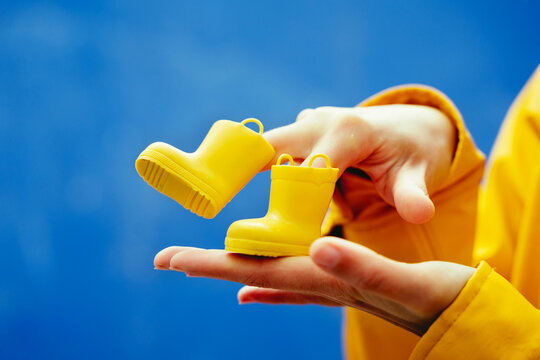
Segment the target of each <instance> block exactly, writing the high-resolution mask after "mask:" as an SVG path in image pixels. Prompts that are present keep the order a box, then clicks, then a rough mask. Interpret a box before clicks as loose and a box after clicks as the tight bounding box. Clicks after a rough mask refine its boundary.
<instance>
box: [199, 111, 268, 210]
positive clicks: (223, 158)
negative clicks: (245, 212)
mask: <svg viewBox="0 0 540 360" xmlns="http://www.w3.org/2000/svg"><path fill="white" fill-rule="evenodd" d="M250 121H254V120H252V119H247V120H244V121H243V122H241V123H238V122H234V121H230V120H219V121H217V122H215V123H214V125H213V126H212V127H211V128H210V130H209V132H208V134H207V135H206V137H205V138H204V140H203V141H202V143H201V145H200V146H199V148H198V149H197V150H196V151H195V152H194V153H192V154H189V156H190V158H192V159H193V160H194V161H196V162H197V164H198V166H200V167H201V169H204V170H203V172H204V173H205V174H207V179H206V180H207V181H208V183H212V184H214V186H215V187H217V189H216V190H218V191H219V192H220V193H230V192H231V189H229V187H231V186H233V187H234V188H235V191H232V192H233V193H234V194H235V193H236V191H238V190H240V189H241V188H243V187H244V186H245V185H246V184H247V182H248V181H249V180H251V177H252V176H253V175H255V174H256V173H257V172H258V171H260V170H261V169H262V168H263V167H264V166H265V165H266V164H268V162H269V161H270V160H271V159H272V158H273V157H274V155H275V151H274V149H273V148H272V146H271V145H270V144H269V143H268V142H267V141H266V140H265V139H264V138H263V137H262V136H261V133H262V130H263V129H262V125H261V124H260V122H258V121H257V123H258V124H259V126H260V132H259V133H257V132H255V131H253V130H251V129H249V128H248V127H246V126H245V125H244V124H245V123H246V122H250ZM236 189H237V190H236ZM234 194H233V195H234ZM229 200H230V199H224V201H225V202H228V201H229Z"/></svg>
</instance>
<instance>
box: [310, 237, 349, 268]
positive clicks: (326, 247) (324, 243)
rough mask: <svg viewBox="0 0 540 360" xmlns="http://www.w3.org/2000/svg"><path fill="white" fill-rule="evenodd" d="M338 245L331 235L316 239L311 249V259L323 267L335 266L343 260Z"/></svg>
mask: <svg viewBox="0 0 540 360" xmlns="http://www.w3.org/2000/svg"><path fill="white" fill-rule="evenodd" d="M336 245H338V244H335V243H334V241H333V239H332V238H329V237H324V238H320V239H318V240H316V241H315V242H314V243H313V244H312V245H311V247H310V249H309V255H310V257H311V260H313V262H314V263H315V264H317V265H318V266H320V267H323V268H328V269H330V268H333V267H335V266H336V265H337V264H338V263H339V262H340V261H341V252H340V249H339V246H336Z"/></svg>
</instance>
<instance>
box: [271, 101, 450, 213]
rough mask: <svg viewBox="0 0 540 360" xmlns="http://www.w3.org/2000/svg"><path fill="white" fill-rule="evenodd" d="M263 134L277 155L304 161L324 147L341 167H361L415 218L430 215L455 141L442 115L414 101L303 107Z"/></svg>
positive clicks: (399, 209)
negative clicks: (290, 119) (293, 118)
mask: <svg viewBox="0 0 540 360" xmlns="http://www.w3.org/2000/svg"><path fill="white" fill-rule="evenodd" d="M264 136H265V138H266V139H267V140H268V141H269V142H270V144H272V146H273V147H274V148H275V150H276V156H279V155H280V154H283V153H287V154H290V155H292V156H293V158H295V159H296V160H298V161H305V160H306V159H308V158H309V157H310V156H311V155H313V154H317V153H324V154H326V155H328V156H329V157H330V159H331V162H332V166H334V167H337V168H339V169H340V171H341V173H343V171H345V170H346V169H347V168H349V167H356V168H359V169H361V170H362V171H364V172H365V173H366V174H367V175H368V176H369V177H370V179H371V180H372V182H373V184H374V187H375V189H376V190H377V192H378V193H379V195H380V196H381V197H382V199H383V200H384V201H386V202H387V203H388V204H390V205H393V206H395V208H396V210H397V212H398V213H399V215H400V216H401V217H402V218H403V219H405V220H407V221H409V222H411V223H415V224H421V223H424V222H426V221H428V220H429V219H431V217H432V216H433V214H434V205H433V203H432V201H431V200H430V198H429V193H430V192H434V191H436V190H437V189H438V188H439V187H440V185H441V184H442V182H443V181H444V179H445V178H446V176H447V175H448V172H449V170H450V165H451V162H452V156H453V153H454V147H455V143H456V130H455V128H454V126H453V125H452V123H451V122H450V120H449V119H448V118H447V117H446V115H444V114H443V113H442V112H440V111H439V110H437V109H435V108H431V107H427V106H419V105H383V106H370V107H356V108H339V107H320V108H317V109H306V110H304V111H302V112H301V113H300V114H299V115H298V117H297V122H296V123H293V124H290V125H287V126H284V127H280V128H277V129H273V130H270V131H268V132H266V133H264ZM275 160H276V159H274V161H273V162H271V163H270V164H274V163H275ZM318 162H320V163H319V164H320V165H319V166H324V165H323V164H322V159H317V160H315V162H314V166H317V165H318ZM341 173H340V175H341Z"/></svg>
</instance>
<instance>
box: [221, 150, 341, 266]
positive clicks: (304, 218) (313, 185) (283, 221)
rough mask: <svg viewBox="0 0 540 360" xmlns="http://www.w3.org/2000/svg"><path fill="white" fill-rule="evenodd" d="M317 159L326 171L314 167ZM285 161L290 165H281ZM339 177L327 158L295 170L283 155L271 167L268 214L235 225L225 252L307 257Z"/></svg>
mask: <svg viewBox="0 0 540 360" xmlns="http://www.w3.org/2000/svg"><path fill="white" fill-rule="evenodd" d="M317 157H322V158H324V159H325V160H326V168H324V169H323V168H314V167H312V164H313V160H314V159H315V158H317ZM284 158H287V159H288V160H289V163H290V165H281V161H282V160H283V159H284ZM337 177H338V169H335V168H332V167H331V166H330V160H329V159H328V157H327V156H326V155H324V154H318V155H315V156H313V157H312V158H311V159H310V161H309V163H308V166H307V167H305V166H294V161H293V159H292V157H291V156H290V155H288V154H283V155H281V156H280V157H279V159H278V161H277V163H276V165H274V166H272V185H271V188H270V204H269V206H268V213H267V214H266V216H265V217H263V218H259V219H247V220H239V221H236V222H234V223H232V224H231V226H230V227H229V230H228V231H227V238H226V239H225V250H228V251H232V252H236V253H242V254H248V255H259V256H294V255H308V254H309V247H310V245H311V243H312V242H313V241H314V240H316V239H317V238H319V237H320V236H321V224H322V221H323V220H324V216H325V214H326V212H327V210H328V206H329V205H330V200H331V199H332V194H333V192H334V187H335V183H336V180H337Z"/></svg>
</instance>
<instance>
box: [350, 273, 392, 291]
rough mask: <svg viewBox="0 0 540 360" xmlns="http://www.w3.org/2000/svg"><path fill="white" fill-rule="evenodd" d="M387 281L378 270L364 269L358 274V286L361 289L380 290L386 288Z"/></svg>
mask: <svg viewBox="0 0 540 360" xmlns="http://www.w3.org/2000/svg"><path fill="white" fill-rule="evenodd" d="M385 285H386V281H385V278H384V276H383V275H382V274H381V273H380V272H378V271H363V272H362V273H360V274H359V275H358V276H357V281H356V286H357V287H358V288H360V289H365V290H370V291H373V292H379V291H382V290H383V289H384V287H385Z"/></svg>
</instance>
